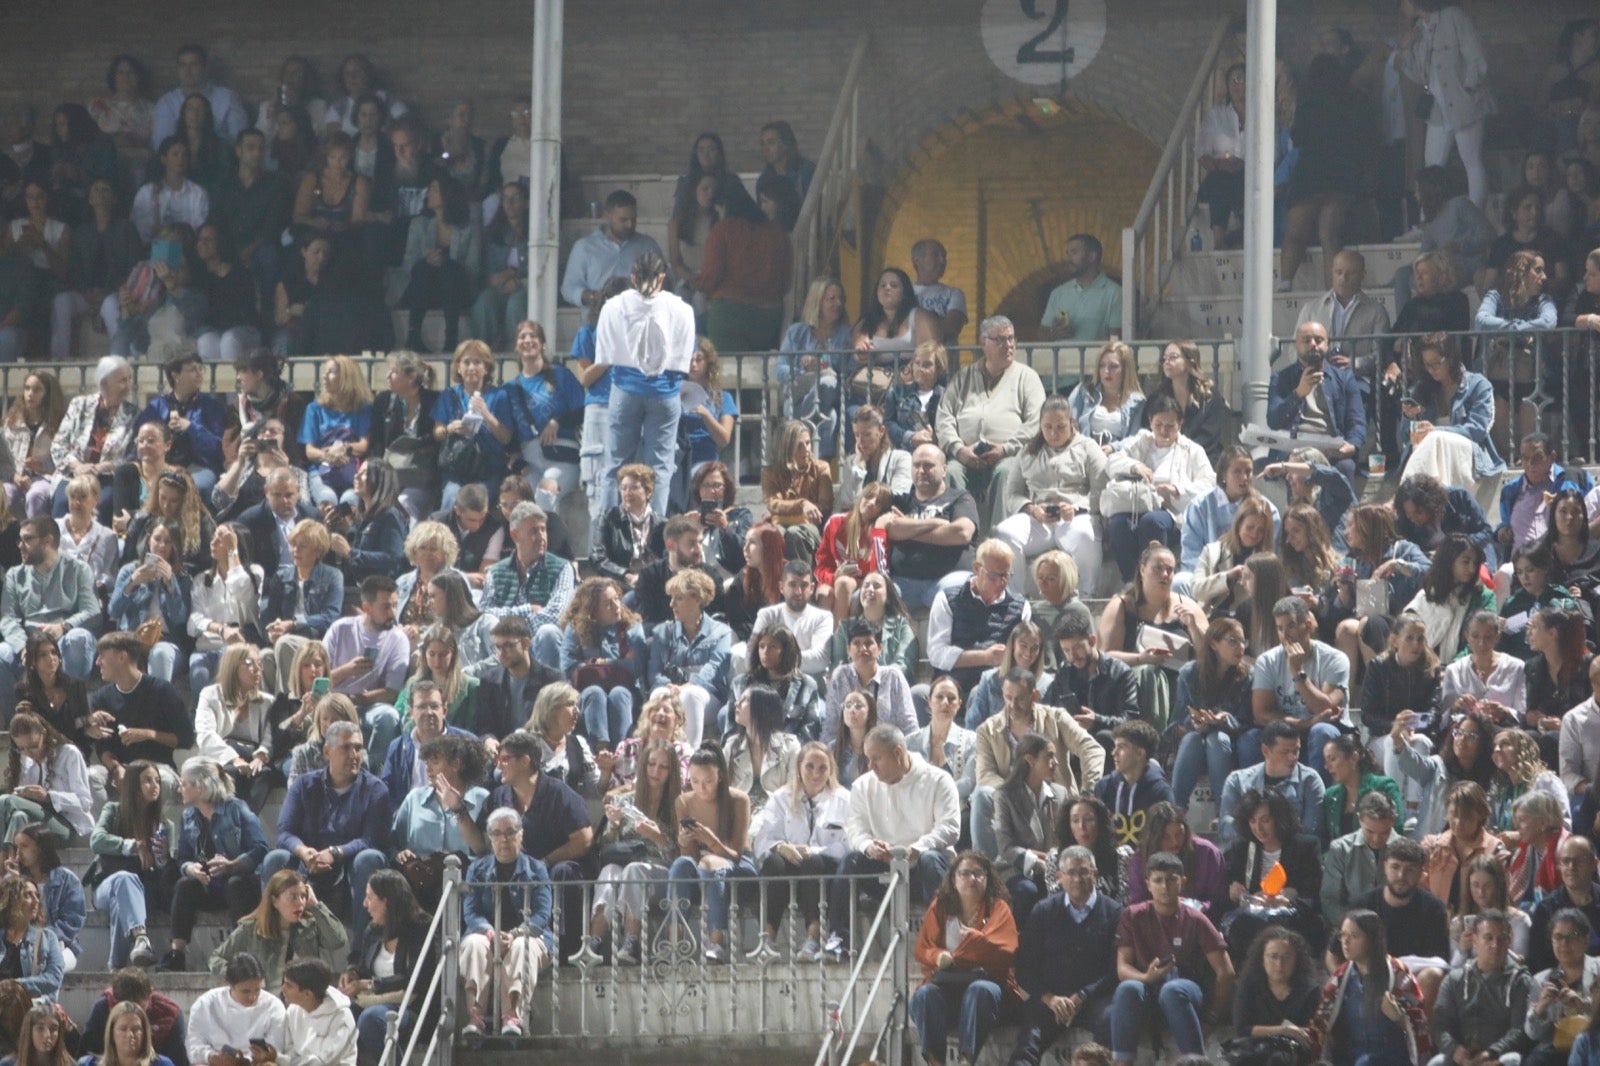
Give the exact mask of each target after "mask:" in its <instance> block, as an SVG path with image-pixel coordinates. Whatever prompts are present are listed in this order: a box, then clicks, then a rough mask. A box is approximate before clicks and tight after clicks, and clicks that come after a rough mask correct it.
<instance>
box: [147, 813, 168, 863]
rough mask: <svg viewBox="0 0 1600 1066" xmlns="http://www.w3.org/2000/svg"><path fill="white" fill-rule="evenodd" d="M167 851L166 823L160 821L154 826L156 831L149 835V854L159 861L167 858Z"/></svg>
mask: <svg viewBox="0 0 1600 1066" xmlns="http://www.w3.org/2000/svg"><path fill="white" fill-rule="evenodd" d="M168 853H169V852H168V843H167V825H166V823H165V822H162V823H161V824H160V825H158V826H156V831H155V832H154V833H153V834H152V835H151V837H150V856H151V858H153V859H155V861H156V862H158V863H161V862H165V861H166V860H167V855H168Z"/></svg>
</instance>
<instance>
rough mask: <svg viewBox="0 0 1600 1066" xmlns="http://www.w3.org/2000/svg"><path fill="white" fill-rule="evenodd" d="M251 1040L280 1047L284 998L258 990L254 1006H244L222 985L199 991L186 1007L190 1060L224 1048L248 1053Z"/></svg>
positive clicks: (201, 1059) (205, 1057)
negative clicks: (197, 997)
mask: <svg viewBox="0 0 1600 1066" xmlns="http://www.w3.org/2000/svg"><path fill="white" fill-rule="evenodd" d="M251 1040H265V1041H266V1042H267V1043H269V1044H271V1045H272V1046H273V1047H275V1048H281V1047H283V1000H281V999H279V998H278V997H277V996H275V995H273V994H272V993H271V992H263V993H261V998H260V999H258V1000H256V1005H255V1006H253V1007H245V1006H242V1005H240V1003H239V1001H238V1000H236V999H234V998H233V997H232V996H231V995H229V994H228V986H227V985H223V986H222V987H221V988H213V989H212V990H211V991H209V992H205V993H202V994H201V996H200V998H199V999H197V1000H195V1001H194V1006H193V1007H191V1008H189V1034H188V1038H187V1039H186V1040H185V1041H184V1045H185V1046H186V1047H187V1048H188V1049H189V1061H190V1062H205V1061H206V1060H207V1059H208V1058H210V1057H211V1055H212V1053H213V1052H217V1051H221V1050H222V1049H223V1048H224V1047H231V1048H233V1049H235V1050H236V1051H243V1052H244V1053H245V1054H249V1053H250V1041H251Z"/></svg>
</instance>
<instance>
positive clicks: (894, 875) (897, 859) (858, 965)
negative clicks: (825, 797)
mask: <svg viewBox="0 0 1600 1066" xmlns="http://www.w3.org/2000/svg"><path fill="white" fill-rule="evenodd" d="M910 890H911V865H910V863H909V861H908V860H907V857H906V851H905V849H904V848H895V849H893V851H892V852H891V854H890V857H889V880H888V891H886V892H885V893H884V896H883V900H882V902H880V903H879V904H878V913H877V914H875V915H873V917H872V924H871V925H870V926H869V927H868V928H867V935H866V937H865V938H864V939H863V940H862V944H863V950H862V951H861V952H859V953H858V954H857V956H856V962H855V965H854V966H852V967H851V968H850V978H849V980H847V981H846V982H845V984H844V989H843V991H842V993H841V994H840V996H839V1004H840V1009H841V1010H842V1009H843V1005H844V1004H845V1003H849V1002H851V1001H852V999H853V995H854V992H855V988H856V984H857V982H858V981H860V979H861V971H862V969H863V968H864V967H865V966H866V964H867V953H866V951H865V949H864V946H865V945H867V944H871V943H872V942H873V941H874V940H875V939H876V938H877V936H878V930H879V928H881V927H882V925H883V921H884V916H885V915H890V921H891V922H893V923H894V924H895V925H896V926H897V928H896V929H895V931H894V934H893V935H892V936H891V937H890V939H889V943H888V946H887V950H885V951H884V953H883V958H882V959H881V960H880V961H879V963H878V971H877V973H876V974H875V975H874V976H873V979H872V984H871V986H870V987H869V988H868V989H867V996H866V999H865V1000H864V1001H863V1002H862V1004H861V1005H860V1007H859V1009H858V1010H857V1015H858V1017H857V1019H856V1026H855V1029H854V1031H853V1032H851V1034H850V1042H849V1043H848V1044H847V1045H846V1047H845V1049H844V1052H843V1053H842V1054H841V1055H840V1057H839V1061H840V1062H842V1063H848V1062H849V1061H850V1053H851V1052H853V1051H854V1050H855V1048H856V1043H857V1041H859V1040H860V1039H861V1031H862V1029H863V1028H865V1026H866V1024H867V1017H868V1015H869V1013H870V1011H871V1007H872V1003H873V1000H874V999H875V998H876V997H877V994H878V989H879V988H880V987H881V986H882V984H883V978H884V975H885V974H886V973H888V972H890V970H889V968H890V966H891V964H893V967H894V979H895V981H896V983H897V984H901V985H903V984H905V982H906V958H905V950H904V949H905V927H906V923H907V921H908V913H907V912H908V910H909V903H908V900H907V898H906V897H908V896H909V894H910ZM903 992H904V989H903V988H901V989H898V990H897V993H903ZM903 1003H904V997H903V996H901V995H898V994H897V1002H896V1004H895V1006H894V1007H893V1008H891V1010H890V1017H889V1019H888V1022H887V1028H890V1029H892V1028H894V1027H895V1023H896V1021H897V1018H896V1011H898V1010H899V1009H901V1006H902V1005H903ZM838 1032H839V1031H838V1029H836V1028H833V1027H830V1028H829V1029H828V1035H827V1036H826V1037H824V1038H823V1041H822V1047H821V1048H819V1049H818V1050H817V1058H816V1061H815V1062H814V1063H813V1066H824V1063H826V1062H827V1061H828V1053H829V1051H831V1050H832V1049H833V1047H834V1043H835V1041H836V1039H837V1037H838ZM904 1050H905V1049H904V1046H903V1044H902V1042H901V1041H899V1040H895V1039H893V1038H892V1037H891V1039H890V1041H889V1062H890V1066H899V1063H900V1061H901V1059H902V1057H903V1055H904Z"/></svg>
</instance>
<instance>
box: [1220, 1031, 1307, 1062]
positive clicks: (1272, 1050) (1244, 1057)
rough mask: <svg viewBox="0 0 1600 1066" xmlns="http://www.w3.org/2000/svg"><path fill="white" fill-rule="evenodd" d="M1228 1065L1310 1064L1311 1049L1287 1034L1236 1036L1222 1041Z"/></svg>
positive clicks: (1223, 1052)
mask: <svg viewBox="0 0 1600 1066" xmlns="http://www.w3.org/2000/svg"><path fill="white" fill-rule="evenodd" d="M1222 1057H1223V1059H1224V1060H1226V1061H1227V1062H1228V1064H1229V1066H1311V1049H1310V1048H1308V1047H1306V1046H1305V1045H1304V1044H1302V1043H1300V1041H1298V1040H1296V1039H1294V1038H1293V1037H1288V1036H1236V1037H1233V1038H1232V1039H1229V1040H1224V1041H1223V1042H1222Z"/></svg>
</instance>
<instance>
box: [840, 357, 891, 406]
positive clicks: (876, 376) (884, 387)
mask: <svg viewBox="0 0 1600 1066" xmlns="http://www.w3.org/2000/svg"><path fill="white" fill-rule="evenodd" d="M893 384H894V371H893V370H892V369H891V368H889V367H886V366H864V367H860V368H859V369H857V370H856V371H855V372H853V373H852V374H851V375H850V398H851V399H852V400H860V401H862V402H863V403H870V402H871V401H873V400H881V399H882V398H883V394H884V393H886V392H888V391H889V386H890V385H893Z"/></svg>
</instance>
